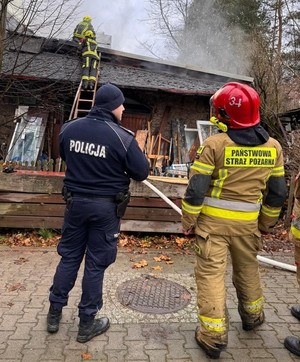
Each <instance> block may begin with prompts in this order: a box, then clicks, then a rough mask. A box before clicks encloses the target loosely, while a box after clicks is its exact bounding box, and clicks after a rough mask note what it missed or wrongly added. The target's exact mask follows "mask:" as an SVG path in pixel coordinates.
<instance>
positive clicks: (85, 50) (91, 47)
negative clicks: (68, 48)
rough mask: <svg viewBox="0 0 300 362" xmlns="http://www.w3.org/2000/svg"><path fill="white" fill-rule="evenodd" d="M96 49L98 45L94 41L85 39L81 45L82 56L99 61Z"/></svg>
mask: <svg viewBox="0 0 300 362" xmlns="http://www.w3.org/2000/svg"><path fill="white" fill-rule="evenodd" d="M97 48H98V44H97V41H96V40H94V39H90V38H87V39H85V42H84V43H83V45H82V56H83V57H90V58H93V59H97V60H99V59H100V58H99V54H98V51H97Z"/></svg>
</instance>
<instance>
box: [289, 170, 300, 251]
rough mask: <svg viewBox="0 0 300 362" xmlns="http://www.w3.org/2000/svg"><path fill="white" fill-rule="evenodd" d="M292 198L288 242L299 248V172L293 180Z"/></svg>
mask: <svg viewBox="0 0 300 362" xmlns="http://www.w3.org/2000/svg"><path fill="white" fill-rule="evenodd" d="M294 196H295V201H294V207H293V214H292V224H291V231H290V240H291V241H293V242H295V243H297V245H298V246H300V172H299V173H298V175H297V177H296V180H295V190H294Z"/></svg>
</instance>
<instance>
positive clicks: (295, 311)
mask: <svg viewBox="0 0 300 362" xmlns="http://www.w3.org/2000/svg"><path fill="white" fill-rule="evenodd" d="M291 313H292V315H293V316H294V317H296V318H297V319H299V320H300V304H296V305H293V306H292V308H291Z"/></svg>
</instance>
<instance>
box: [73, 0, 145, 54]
mask: <svg viewBox="0 0 300 362" xmlns="http://www.w3.org/2000/svg"><path fill="white" fill-rule="evenodd" d="M148 6H149V4H148V0H85V1H84V3H83V5H82V6H81V8H80V13H81V15H90V16H91V17H92V19H93V20H92V24H93V26H94V28H95V30H96V31H99V32H104V33H105V34H107V35H111V36H112V45H111V48H112V49H114V50H119V51H123V52H127V53H133V54H140V55H147V54H146V53H147V51H146V50H145V49H143V48H142V47H141V45H140V44H139V41H141V42H143V41H145V40H147V39H149V37H151V30H150V26H149V24H148V23H147V22H146V21H145V19H147V17H148V15H147V11H146V9H147V7H148ZM79 20H81V18H80V19H79Z"/></svg>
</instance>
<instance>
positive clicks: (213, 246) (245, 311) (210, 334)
mask: <svg viewBox="0 0 300 362" xmlns="http://www.w3.org/2000/svg"><path fill="white" fill-rule="evenodd" d="M261 247H262V243H261V238H260V235H259V233H257V235H256V234H253V235H242V236H223V235H213V234H209V233H206V232H202V231H201V232H200V233H199V234H198V235H196V243H195V249H196V255H197V262H196V267H195V276H196V283H197V292H198V295H197V303H198V310H199V321H200V328H198V332H197V336H196V337H197V339H199V340H202V341H203V342H204V343H206V344H207V345H209V346H212V347H215V346H217V347H226V345H227V342H228V325H229V319H228V312H227V307H226V288H225V276H226V269H227V260H228V252H229V253H230V256H231V262H232V281H233V284H234V286H235V289H236V293H237V297H238V312H239V314H240V316H241V319H242V321H243V322H244V323H252V322H254V321H255V320H256V319H257V318H258V317H259V316H260V315H261V313H262V312H263V302H264V297H263V292H262V287H261V280H260V273H259V265H258V260H257V258H256V256H257V253H258V251H259V250H260V249H261Z"/></svg>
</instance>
